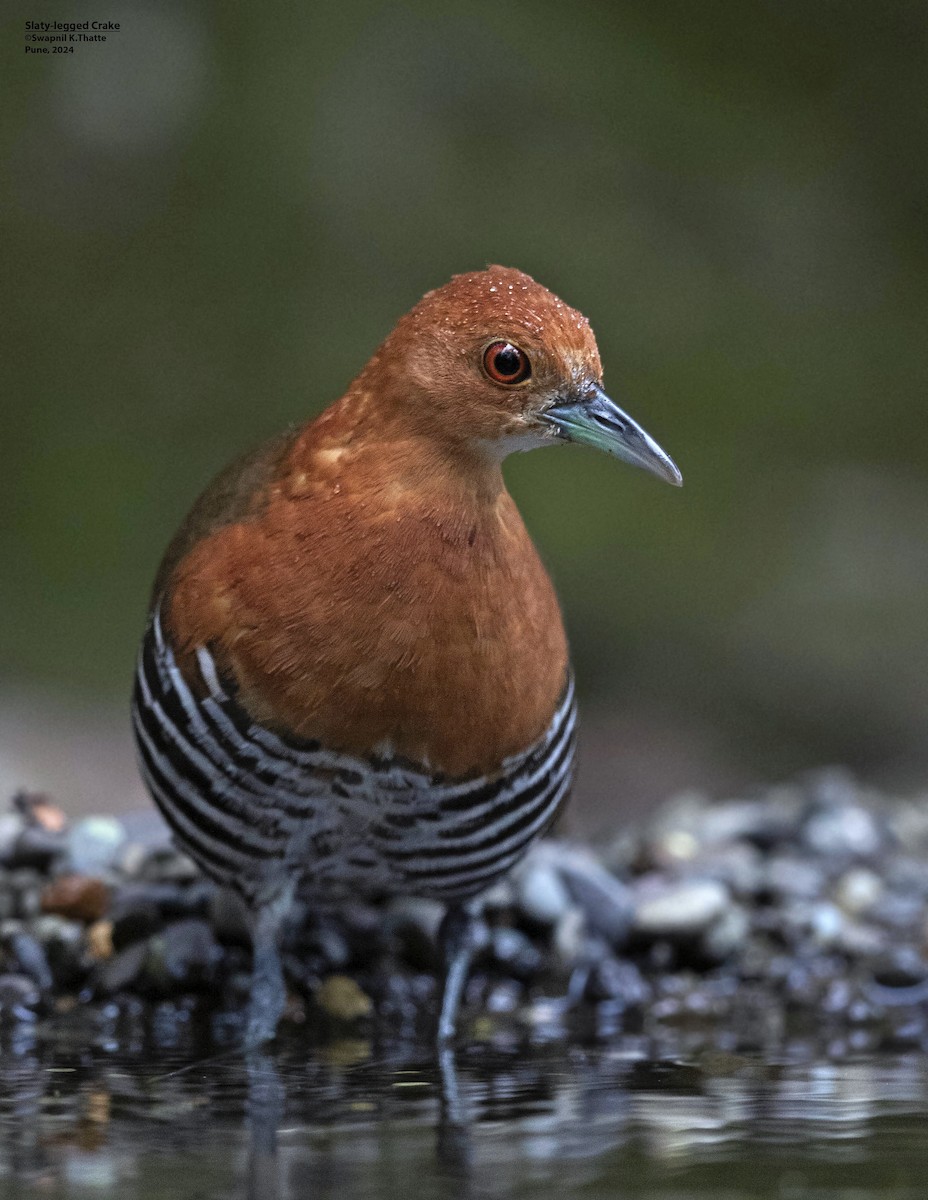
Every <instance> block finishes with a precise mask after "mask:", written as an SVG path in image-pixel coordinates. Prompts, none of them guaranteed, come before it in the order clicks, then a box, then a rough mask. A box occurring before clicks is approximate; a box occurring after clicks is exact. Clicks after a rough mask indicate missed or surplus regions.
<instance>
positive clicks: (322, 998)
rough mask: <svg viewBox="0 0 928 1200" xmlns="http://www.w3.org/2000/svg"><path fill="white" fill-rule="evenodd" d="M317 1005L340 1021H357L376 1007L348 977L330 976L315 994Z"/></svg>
mask: <svg viewBox="0 0 928 1200" xmlns="http://www.w3.org/2000/svg"><path fill="white" fill-rule="evenodd" d="M315 1000H316V1003H317V1004H318V1005H319V1007H320V1008H321V1009H322V1011H323V1012H325V1013H327V1014H328V1015H329V1016H330V1017H334V1018H335V1019H336V1020H338V1021H357V1020H358V1019H359V1018H360V1017H366V1016H368V1015H369V1014H370V1012H371V1010H372V1008H373V1007H374V1005H373V1002H372V1001H371V998H370V996H368V995H367V994H366V993H365V992H362V991H361V989H360V987H358V985H357V983H355V981H354V980H353V979H351V978H350V977H349V976H347V975H330V976H329V977H328V979H326V980H324V981H323V983H322V985H321V987H320V988H319V990H318V991H317V992H316V994H315Z"/></svg>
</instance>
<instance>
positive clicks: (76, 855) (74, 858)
mask: <svg viewBox="0 0 928 1200" xmlns="http://www.w3.org/2000/svg"><path fill="white" fill-rule="evenodd" d="M125 842H126V830H125V826H124V825H123V823H122V822H121V821H118V820H117V819H116V818H115V817H85V818H84V819H83V820H82V821H77V822H76V823H75V824H74V826H73V827H72V828H71V831H70V833H69V834H68V836H67V850H66V853H67V857H68V865H69V866H70V868H71V870H72V871H73V872H74V873H75V874H77V875H95V874H97V873H98V872H101V871H106V870H108V869H109V868H110V867H112V866H113V864H114V863H115V862H116V860H117V858H118V857H119V852H120V851H121V850H122V848H123V845H124V844H125Z"/></svg>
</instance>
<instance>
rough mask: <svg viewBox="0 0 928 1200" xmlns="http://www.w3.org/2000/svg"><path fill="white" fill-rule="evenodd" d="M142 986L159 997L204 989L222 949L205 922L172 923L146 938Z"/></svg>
mask: <svg viewBox="0 0 928 1200" xmlns="http://www.w3.org/2000/svg"><path fill="white" fill-rule="evenodd" d="M147 946H148V953H147V956H146V959H145V973H144V979H145V985H146V986H147V987H149V988H151V989H152V991H154V992H156V993H158V994H161V995H163V996H171V995H174V994H176V993H177V992H185V991H189V990H193V991H196V990H199V989H201V988H204V987H208V986H209V985H210V984H211V983H212V982H213V981H214V979H215V976H216V972H217V971H218V969H219V967H220V964H221V963H222V960H223V950H222V947H221V946H220V945H219V943H218V942H217V941H216V938H215V936H214V934H213V931H212V929H211V928H210V926H209V924H208V923H207V922H206V921H200V920H188V921H176V922H175V923H174V924H173V925H168V926H167V928H165V929H164V930H162V931H161V932H160V933H157V934H155V935H154V936H153V937H151V938H149V939H148V942H147Z"/></svg>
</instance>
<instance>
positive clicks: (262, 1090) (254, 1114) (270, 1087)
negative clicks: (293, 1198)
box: [245, 1048, 287, 1200]
mask: <svg viewBox="0 0 928 1200" xmlns="http://www.w3.org/2000/svg"><path fill="white" fill-rule="evenodd" d="M245 1066H246V1070H247V1077H248V1094H247V1097H246V1101H245V1113H246V1118H247V1122H248V1128H249V1142H248V1174H247V1180H248V1182H247V1188H246V1195H247V1197H248V1200H278V1198H279V1196H280V1164H279V1156H278V1151H277V1131H278V1129H279V1127H280V1123H281V1121H282V1120H283V1116H284V1109H285V1104H286V1098H287V1097H286V1091H285V1090H284V1085H283V1083H282V1081H281V1078H280V1075H279V1074H278V1073H277V1068H276V1066H275V1065H274V1060H273V1059H272V1058H271V1057H270V1055H268V1054H266V1053H265V1052H264V1051H263V1050H259V1049H256V1048H252V1049H250V1050H248V1052H247V1053H246V1056H245Z"/></svg>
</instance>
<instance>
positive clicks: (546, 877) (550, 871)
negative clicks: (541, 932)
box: [513, 843, 570, 927]
mask: <svg viewBox="0 0 928 1200" xmlns="http://www.w3.org/2000/svg"><path fill="white" fill-rule="evenodd" d="M542 844H543V843H542ZM513 884H514V888H513V890H514V892H515V902H516V904H517V905H518V908H519V911H520V912H521V913H522V915H523V916H524V917H525V918H526V919H527V920H529V921H533V922H535V923H536V924H538V925H543V926H548V927H550V926H553V925H556V924H557V923H558V921H559V920H560V919H561V917H563V915H564V913H565V912H567V909H568V908H569V907H570V893H569V892H568V890H567V887H566V886H565V884H564V882H563V880H562V879H561V876H560V874H559V873H558V871H557V869H556V868H555V866H554V864H553V863H552V862H550V861H545V859H544V857H542V856H541V855H538V854H530V855H529V858H528V859H527V860H526V862H525V864H524V866H523V867H522V868H521V869H520V870H519V871H518V874H517V875H516V876H515V878H514V880H513Z"/></svg>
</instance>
